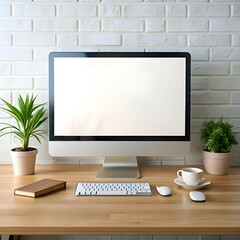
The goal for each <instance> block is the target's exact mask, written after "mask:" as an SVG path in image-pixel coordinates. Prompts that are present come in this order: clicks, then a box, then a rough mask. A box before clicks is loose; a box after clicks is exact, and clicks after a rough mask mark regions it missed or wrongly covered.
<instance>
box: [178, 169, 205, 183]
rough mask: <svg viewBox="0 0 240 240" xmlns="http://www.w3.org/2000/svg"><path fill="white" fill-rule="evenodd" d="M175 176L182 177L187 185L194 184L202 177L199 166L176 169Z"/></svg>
mask: <svg viewBox="0 0 240 240" xmlns="http://www.w3.org/2000/svg"><path fill="white" fill-rule="evenodd" d="M177 176H178V177H180V178H182V180H183V182H184V183H186V184H187V185H191V186H196V185H198V184H199V183H200V182H201V181H202V179H203V170H202V169H200V168H183V169H182V170H178V171H177Z"/></svg>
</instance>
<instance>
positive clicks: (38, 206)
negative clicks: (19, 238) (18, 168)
mask: <svg viewBox="0 0 240 240" xmlns="http://www.w3.org/2000/svg"><path fill="white" fill-rule="evenodd" d="M180 168H181V166H159V167H156V166H148V167H141V168H140V172H141V176H142V178H141V179H139V180H138V181H139V182H145V181H146V182H150V183H151V186H152V191H153V195H152V196H140V197H116V196H115V197H114V196H113V197H109V196H107V197H106V196H105V197H75V196H74V189H75V186H76V183H77V182H78V181H96V179H95V176H96V174H97V172H98V170H99V169H100V167H99V166H96V165H87V166H81V165H77V166H76V165H74V166H73V165H37V166H36V174H35V175H31V176H14V175H13V174H12V166H11V165H9V166H7V165H0V235H1V234H12V235H28V234H30V235H38V234H39V235H43V234H45V235H52V234H54V235H82V234H86V235H93V234H94V235H95V234H96V235H97V234H99V235H105V234H111V235H114V234H124V235H132V234H134V235H135V234H136V235H138V234H145V235H146V234H147V235H148V234H149V235H154V234H171V235H181V234H184V235H186V234H191V235H204V234H206V235H211V234H214V235H216V234H218V235H225V234H226V235H231V234H237V235H240V168H231V169H230V172H229V175H225V176H212V175H208V174H205V177H206V178H208V179H209V180H211V181H212V185H211V186H209V187H207V188H205V189H202V191H203V192H204V193H205V194H206V197H207V201H206V202H203V203H197V202H192V201H191V200H190V198H189V192H190V190H186V189H183V188H182V187H179V186H177V185H176V184H175V183H174V182H173V179H174V178H175V177H176V171H177V170H178V169H180ZM43 178H53V179H59V180H66V181H67V189H66V190H61V191H58V192H55V193H52V194H50V195H46V196H43V197H39V198H36V199H34V198H28V197H21V196H14V195H13V190H14V189H15V188H18V187H20V186H23V185H25V184H28V183H32V182H34V181H37V180H40V179H43ZM157 185H168V186H170V187H171V188H172V191H173V195H172V196H171V197H161V196H160V195H159V194H158V193H157V191H156V190H155V186H157Z"/></svg>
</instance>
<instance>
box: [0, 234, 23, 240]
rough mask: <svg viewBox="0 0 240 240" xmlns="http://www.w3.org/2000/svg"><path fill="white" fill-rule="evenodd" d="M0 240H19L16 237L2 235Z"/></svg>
mask: <svg viewBox="0 0 240 240" xmlns="http://www.w3.org/2000/svg"><path fill="white" fill-rule="evenodd" d="M0 239H1V240H19V239H20V237H19V236H18V235H2V236H1V238H0Z"/></svg>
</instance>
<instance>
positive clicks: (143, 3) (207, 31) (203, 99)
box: [0, 0, 240, 165]
mask: <svg viewBox="0 0 240 240" xmlns="http://www.w3.org/2000/svg"><path fill="white" fill-rule="evenodd" d="M56 50H62V51H151V52H153V51H189V52H190V53H191V54H192V152H191V155H190V156H189V157H188V158H186V159H183V158H174V159H172V161H170V160H169V159H164V158H162V157H161V156H158V157H155V158H152V163H153V164H168V163H169V164H176V163H178V164H186V163H193V164H194V163H201V161H202V160H201V142H200V139H199V128H200V126H201V124H202V122H203V121H204V120H205V119H209V118H219V117H221V116H223V117H224V119H226V120H228V121H230V122H231V123H232V124H233V125H234V129H235V130H236V131H237V132H238V140H239V141H240V1H238V0H232V1H231V0H189V1H186V0H169V1H165V0H59V1H54V0H0V97H3V98H5V99H6V100H9V101H12V102H15V101H16V98H17V96H18V94H19V93H21V94H26V93H32V92H34V93H37V94H38V95H39V98H38V101H39V102H43V101H48V75H47V74H48V62H47V61H48V54H49V52H50V51H56ZM1 118H6V115H5V114H3V113H0V120H1ZM45 127H46V128H47V124H46V125H45ZM14 144H16V141H14V140H13V139H12V138H10V137H4V138H1V139H0V152H1V161H2V162H4V163H6V162H10V154H9V151H8V148H11V146H13V145H14ZM39 151H40V154H39V157H38V162H49V163H50V162H52V159H51V157H50V156H49V155H48V153H47V152H48V145H47V141H45V140H44V141H43V144H42V145H41V146H39ZM142 161H145V158H142V159H141V162H142ZM61 162H63V160H61ZM70 162H76V161H70ZM77 162H79V161H77ZM80 162H84V161H80ZM93 162H94V160H93ZM232 164H233V165H240V150H239V146H235V147H234V149H233V157H232Z"/></svg>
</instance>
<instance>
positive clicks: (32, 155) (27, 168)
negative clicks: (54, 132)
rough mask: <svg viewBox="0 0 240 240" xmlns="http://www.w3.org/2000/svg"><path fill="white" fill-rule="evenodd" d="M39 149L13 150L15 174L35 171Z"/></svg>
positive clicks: (26, 173)
mask: <svg viewBox="0 0 240 240" xmlns="http://www.w3.org/2000/svg"><path fill="white" fill-rule="evenodd" d="M37 153H38V150H37V149H34V150H32V151H26V152H17V151H14V149H12V150H11V156H12V161H13V172H14V175H30V174H34V172H35V162H36V155H37Z"/></svg>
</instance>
